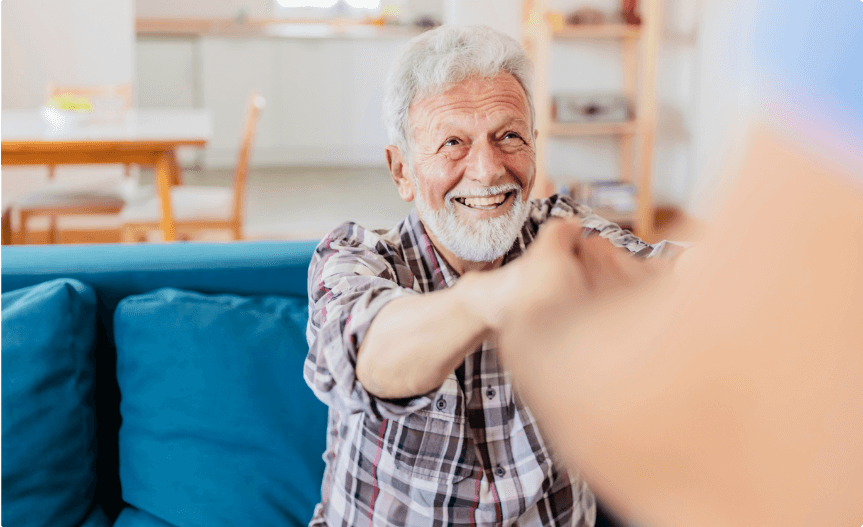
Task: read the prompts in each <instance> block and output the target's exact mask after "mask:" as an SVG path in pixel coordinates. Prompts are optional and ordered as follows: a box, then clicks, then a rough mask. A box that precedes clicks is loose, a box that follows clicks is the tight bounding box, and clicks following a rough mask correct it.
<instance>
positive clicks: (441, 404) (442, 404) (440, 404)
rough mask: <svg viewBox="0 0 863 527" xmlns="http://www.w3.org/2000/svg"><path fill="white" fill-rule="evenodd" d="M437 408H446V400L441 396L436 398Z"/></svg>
mask: <svg viewBox="0 0 863 527" xmlns="http://www.w3.org/2000/svg"><path fill="white" fill-rule="evenodd" d="M437 409H438V410H446V400H445V399H444V398H443V397H441V398H440V399H438V400H437Z"/></svg>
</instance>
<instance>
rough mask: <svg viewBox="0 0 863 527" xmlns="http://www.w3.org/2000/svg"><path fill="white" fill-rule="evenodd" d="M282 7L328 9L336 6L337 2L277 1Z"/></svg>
mask: <svg viewBox="0 0 863 527" xmlns="http://www.w3.org/2000/svg"><path fill="white" fill-rule="evenodd" d="M278 2H279V5H280V6H282V7H322V8H329V7H333V6H334V5H336V2H338V0H278Z"/></svg>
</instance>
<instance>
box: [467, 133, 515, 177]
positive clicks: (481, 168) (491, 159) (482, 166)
mask: <svg viewBox="0 0 863 527" xmlns="http://www.w3.org/2000/svg"><path fill="white" fill-rule="evenodd" d="M467 161H468V166H467V169H466V170H465V175H466V176H467V177H468V178H469V179H471V180H473V181H476V182H478V183H482V184H483V185H486V186H491V185H494V184H495V183H497V182H498V181H499V180H500V179H501V178H502V177H503V176H504V175H505V174H506V167H505V166H504V163H503V154H502V152H500V151H499V150H498V149H497V148H495V146H494V145H493V144H491V143H489V142H488V141H480V142H477V143H474V145H473V148H472V149H471V152H470V154H469V155H468V159H467Z"/></svg>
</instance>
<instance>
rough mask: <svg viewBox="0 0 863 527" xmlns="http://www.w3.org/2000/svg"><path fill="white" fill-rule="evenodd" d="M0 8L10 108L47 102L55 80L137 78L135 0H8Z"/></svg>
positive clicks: (5, 89) (6, 105)
mask: <svg viewBox="0 0 863 527" xmlns="http://www.w3.org/2000/svg"><path fill="white" fill-rule="evenodd" d="M0 9H2V26H3V27H2V29H3V36H2V40H3V52H2V68H3V82H2V90H3V91H2V99H3V101H2V106H3V108H4V109H9V108H33V107H36V106H38V105H40V104H42V103H44V102H45V96H46V86H47V84H48V82H51V81H53V82H56V83H59V84H121V83H128V82H132V81H133V72H134V71H135V63H134V58H135V53H134V45H135V21H134V10H133V5H132V0H78V1H75V2H70V1H68V0H5V1H3V2H2V3H0Z"/></svg>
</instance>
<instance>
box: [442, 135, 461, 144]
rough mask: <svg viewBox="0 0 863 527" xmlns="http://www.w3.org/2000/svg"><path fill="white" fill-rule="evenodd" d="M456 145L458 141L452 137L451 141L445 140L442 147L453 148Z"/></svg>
mask: <svg viewBox="0 0 863 527" xmlns="http://www.w3.org/2000/svg"><path fill="white" fill-rule="evenodd" d="M457 144H458V139H456V138H454V137H453V138H451V139H447V140H446V142H445V143H444V144H443V145H444V146H455V145H457Z"/></svg>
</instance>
